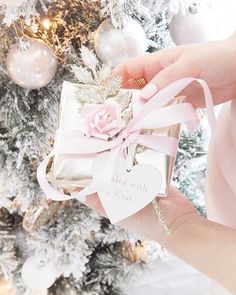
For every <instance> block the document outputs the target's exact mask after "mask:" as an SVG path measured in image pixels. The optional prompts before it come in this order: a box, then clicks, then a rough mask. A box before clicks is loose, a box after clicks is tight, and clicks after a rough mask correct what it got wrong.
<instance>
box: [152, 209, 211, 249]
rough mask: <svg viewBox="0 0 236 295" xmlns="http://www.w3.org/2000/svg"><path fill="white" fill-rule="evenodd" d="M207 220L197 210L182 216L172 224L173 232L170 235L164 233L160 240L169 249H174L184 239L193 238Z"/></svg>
mask: <svg viewBox="0 0 236 295" xmlns="http://www.w3.org/2000/svg"><path fill="white" fill-rule="evenodd" d="M206 222H207V220H205V219H204V218H203V217H201V216H200V215H199V214H198V213H197V212H196V213H189V214H186V215H183V216H180V217H179V218H178V219H177V220H175V221H174V222H173V223H171V224H170V228H171V234H170V235H169V236H167V235H165V233H163V235H162V237H161V241H158V242H159V243H160V244H161V245H162V246H164V247H165V248H166V249H167V250H169V251H172V250H174V248H175V247H178V244H179V243H180V244H181V243H182V242H183V240H186V239H192V238H194V235H195V233H196V232H197V231H199V230H200V229H201V228H202V226H204V224H205V223H206Z"/></svg>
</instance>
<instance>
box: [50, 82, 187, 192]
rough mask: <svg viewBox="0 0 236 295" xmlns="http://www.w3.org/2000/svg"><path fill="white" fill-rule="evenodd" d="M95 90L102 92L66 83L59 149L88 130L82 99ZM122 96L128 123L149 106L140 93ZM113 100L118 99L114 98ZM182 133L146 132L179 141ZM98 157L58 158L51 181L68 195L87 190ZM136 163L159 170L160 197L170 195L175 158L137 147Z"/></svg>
mask: <svg viewBox="0 0 236 295" xmlns="http://www.w3.org/2000/svg"><path fill="white" fill-rule="evenodd" d="M91 88H92V89H93V90H94V93H96V91H99V89H98V88H97V87H96V86H92V85H84V84H75V83H70V82H66V81H65V82H64V83H63V89H62V94H61V102H60V112H59V125H58V132H57V135H56V138H55V146H57V144H60V141H61V140H66V138H67V137H68V138H70V137H71V136H72V135H73V136H76V134H78V135H79V136H81V135H84V133H85V126H84V120H81V111H82V109H83V107H84V105H85V104H86V103H85V102H84V101H81V99H79V98H80V97H81V96H83V94H84V97H87V95H88V93H91ZM78 94H79V95H78ZM122 94H124V95H125V99H124V100H125V101H124V102H123V103H126V104H127V108H125V111H123V115H122V117H123V119H124V121H126V122H125V123H127V122H128V121H130V120H131V118H132V116H134V115H135V113H138V112H139V110H140V109H142V107H143V105H144V104H145V102H144V101H142V99H140V90H136V89H133V90H129V91H127V90H125V89H121V90H120V91H119V94H117V95H121V98H122ZM111 99H114V97H113V98H111ZM182 99H183V97H178V98H175V99H173V100H172V101H171V102H169V104H176V103H179V102H180V101H181V100H182ZM179 132H180V124H176V125H172V126H170V127H167V128H159V129H152V130H148V129H147V130H142V133H143V134H149V135H153V136H156V135H159V136H168V137H169V136H170V137H173V138H176V139H178V138H179ZM58 134H59V135H58ZM61 134H63V136H61ZM96 156H97V153H88V154H59V155H55V157H54V158H53V162H52V165H51V169H50V171H49V173H48V179H49V181H50V182H51V183H52V184H53V185H54V186H56V187H57V188H62V189H64V191H67V192H73V191H74V190H77V189H78V188H84V187H86V186H87V185H89V184H90V183H91V182H92V179H93V176H92V167H93V164H94V159H95V158H96ZM132 161H133V164H147V165H151V166H153V167H155V168H157V169H158V171H159V172H160V174H161V178H162V184H161V188H160V191H159V194H160V195H163V196H164V195H166V194H167V192H168V187H169V184H170V181H171V177H172V171H173V167H174V162H175V158H174V157H173V156H169V155H167V154H165V153H162V152H158V151H155V150H153V149H151V148H147V147H145V146H141V145H138V144H137V145H135V146H134V150H133V158H132Z"/></svg>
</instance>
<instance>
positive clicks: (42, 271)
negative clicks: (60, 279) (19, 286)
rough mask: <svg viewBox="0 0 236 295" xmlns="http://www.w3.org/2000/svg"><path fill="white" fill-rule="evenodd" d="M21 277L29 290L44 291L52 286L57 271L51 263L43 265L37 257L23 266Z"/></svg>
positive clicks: (31, 258) (30, 258) (33, 257)
mask: <svg viewBox="0 0 236 295" xmlns="http://www.w3.org/2000/svg"><path fill="white" fill-rule="evenodd" d="M21 277H22V280H23V282H24V284H25V285H26V287H28V288H30V289H31V290H44V289H48V288H50V287H51V286H52V285H53V284H54V282H55V280H56V278H57V270H56V267H55V265H54V264H53V263H51V262H48V263H45V262H43V261H41V260H40V259H39V258H38V257H36V256H32V257H29V258H28V259H27V260H26V261H25V263H24V264H23V266H22V270H21Z"/></svg>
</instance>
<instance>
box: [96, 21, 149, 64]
mask: <svg viewBox="0 0 236 295" xmlns="http://www.w3.org/2000/svg"><path fill="white" fill-rule="evenodd" d="M94 47H95V51H96V54H97V56H98V57H99V58H100V59H101V60H102V61H103V62H106V63H110V64H111V65H117V64H119V63H121V62H123V61H124V60H126V59H128V58H131V57H134V56H136V55H139V54H142V53H144V52H145V51H146V49H147V38H146V34H145V32H144V30H143V28H142V26H141V25H140V24H139V23H138V22H137V21H136V20H134V19H132V18H128V17H126V18H124V20H123V28H122V29H116V28H115V27H114V26H113V24H112V21H111V19H110V18H109V19H106V20H105V21H103V22H102V23H101V25H100V26H99V27H98V29H97V30H96V32H95V36H94Z"/></svg>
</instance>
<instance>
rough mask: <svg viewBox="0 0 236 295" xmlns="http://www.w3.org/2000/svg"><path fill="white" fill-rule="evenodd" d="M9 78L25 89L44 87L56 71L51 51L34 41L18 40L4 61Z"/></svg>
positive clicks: (55, 62) (42, 43)
mask: <svg viewBox="0 0 236 295" xmlns="http://www.w3.org/2000/svg"><path fill="white" fill-rule="evenodd" d="M6 65H7V70H8V74H9V77H10V78H11V79H12V81H14V82H15V83H16V84H17V85H19V86H21V87H23V88H25V89H38V88H41V87H44V86H46V85H47V84H48V83H49V82H50V81H51V80H52V79H53V77H54V75H55V73H56V70H57V59H56V57H55V55H54V52H53V50H52V49H51V48H50V47H49V46H48V45H47V44H46V43H44V42H42V41H40V40H36V39H31V40H28V41H25V40H19V41H18V43H17V44H14V45H13V46H12V47H11V49H10V50H9V52H8V55H7V60H6Z"/></svg>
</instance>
